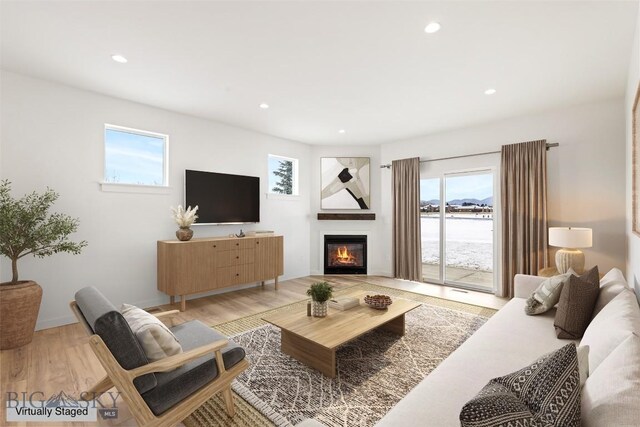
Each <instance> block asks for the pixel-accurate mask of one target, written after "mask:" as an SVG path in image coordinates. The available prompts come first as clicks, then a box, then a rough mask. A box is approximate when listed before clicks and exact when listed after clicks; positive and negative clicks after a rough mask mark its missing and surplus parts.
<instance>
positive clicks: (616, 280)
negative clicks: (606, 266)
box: [593, 268, 629, 317]
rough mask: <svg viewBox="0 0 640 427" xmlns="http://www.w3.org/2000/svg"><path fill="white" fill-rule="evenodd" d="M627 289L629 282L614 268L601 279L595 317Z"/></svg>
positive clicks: (594, 311)
mask: <svg viewBox="0 0 640 427" xmlns="http://www.w3.org/2000/svg"><path fill="white" fill-rule="evenodd" d="M625 289H629V286H628V285H627V281H626V280H625V279H624V275H623V274H622V271H620V270H619V269H617V268H612V269H611V270H609V272H608V273H607V274H605V275H604V277H603V278H602V279H600V293H599V294H598V300H597V301H596V306H595V307H594V308H593V317H596V315H597V314H598V313H600V310H602V309H603V308H604V306H605V305H607V304H609V303H610V302H611V301H612V300H613V299H614V298H615V297H617V296H618V294H619V293H620V292H622V291H624V290H625Z"/></svg>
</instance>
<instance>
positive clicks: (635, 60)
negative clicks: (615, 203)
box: [625, 10, 640, 290]
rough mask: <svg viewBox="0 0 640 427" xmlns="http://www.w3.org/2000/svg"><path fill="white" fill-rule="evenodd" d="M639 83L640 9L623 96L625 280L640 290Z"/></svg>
mask: <svg viewBox="0 0 640 427" xmlns="http://www.w3.org/2000/svg"><path fill="white" fill-rule="evenodd" d="M638 85H640V10H638V20H637V24H636V34H635V36H634V43H633V50H632V52H631V60H630V64H629V78H628V80H627V96H626V98H625V117H626V129H627V145H626V151H625V153H626V170H627V181H626V199H627V206H626V217H627V226H626V235H627V280H628V281H629V283H630V284H632V285H633V284H635V286H636V287H637V288H638V290H640V237H639V236H638V235H636V234H634V233H633V231H632V228H631V215H632V205H631V203H632V198H633V187H632V181H631V180H632V172H631V170H632V159H633V154H632V133H631V130H632V120H631V112H632V109H633V102H634V100H635V96H636V91H637V90H638Z"/></svg>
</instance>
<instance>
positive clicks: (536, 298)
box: [524, 272, 571, 316]
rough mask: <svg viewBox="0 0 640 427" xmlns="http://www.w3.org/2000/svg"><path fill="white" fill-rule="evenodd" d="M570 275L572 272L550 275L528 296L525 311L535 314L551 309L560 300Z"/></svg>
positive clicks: (531, 314) (530, 314)
mask: <svg viewBox="0 0 640 427" xmlns="http://www.w3.org/2000/svg"><path fill="white" fill-rule="evenodd" d="M569 277H571V272H567V273H565V274H559V275H557V276H553V277H549V278H548V279H546V280H545V281H544V282H542V283H541V284H540V286H538V289H536V290H535V291H534V292H533V294H531V296H530V297H529V298H527V302H526V305H525V307H524V312H525V313H526V314H528V315H529V316H533V315H536V314H542V313H545V312H547V311H549V310H551V309H552V308H553V306H554V305H556V304H557V303H558V301H559V300H560V293H561V292H562V287H563V286H564V285H565V284H566V283H567V282H568V281H569Z"/></svg>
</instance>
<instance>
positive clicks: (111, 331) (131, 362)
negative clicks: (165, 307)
mask: <svg viewBox="0 0 640 427" xmlns="http://www.w3.org/2000/svg"><path fill="white" fill-rule="evenodd" d="M75 299H76V304H77V305H78V308H79V309H80V312H81V313H82V315H83V316H84V318H85V320H86V321H87V323H88V324H89V326H90V327H91V328H92V329H93V332H95V333H96V334H97V335H98V336H99V337H100V338H102V341H104V343H105V345H106V346H107V348H108V349H109V351H110V352H111V354H112V355H113V357H114V358H115V359H116V360H117V361H118V363H119V364H120V366H122V367H123V368H124V369H134V368H138V367H140V366H143V365H146V364H148V363H149V360H148V359H147V356H146V355H145V354H144V351H143V350H142V347H140V344H139V343H138V340H137V339H136V337H135V336H134V335H133V332H131V328H129V324H128V323H127V321H126V320H125V319H124V317H123V316H122V314H120V312H119V311H118V309H117V308H116V307H115V306H114V305H113V304H111V302H110V301H109V300H108V299H107V298H106V297H105V296H104V295H102V293H101V292H100V291H99V290H98V289H96V288H94V287H93V286H89V287H86V288H82V289H80V290H79V291H78V292H76V295H75ZM133 384H134V385H135V386H136V388H137V389H138V391H139V392H140V393H141V394H142V393H145V392H147V391H149V390H151V389H152V388H153V387H155V386H156V377H155V375H154V374H146V375H142V376H140V377H138V378H136V379H135V380H134V381H133Z"/></svg>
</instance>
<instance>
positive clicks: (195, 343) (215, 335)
mask: <svg viewBox="0 0 640 427" xmlns="http://www.w3.org/2000/svg"><path fill="white" fill-rule="evenodd" d="M171 332H173V334H174V335H175V336H176V337H177V338H178V340H180V343H181V344H182V349H183V350H184V351H189V350H193V349H194V348H198V347H201V346H203V345H206V344H210V343H212V342H214V341H218V340H222V339H226V337H225V336H224V335H222V334H220V333H219V332H217V331H216V330H215V329H212V328H210V327H208V326H207V325H205V324H204V323H202V322H200V321H198V320H192V321H191V322H187V323H183V324H181V325H178V326H174V327H173V328H171ZM244 356H245V352H244V349H243V348H242V347H239V346H238V345H236V344H235V343H233V342H231V341H229V344H228V345H227V346H226V347H225V348H224V349H223V350H222V359H223V362H224V367H225V369H230V368H232V367H233V366H234V365H236V364H237V363H238V362H240V361H241V360H242V359H244ZM155 375H156V378H157V381H158V385H157V386H156V387H155V388H154V389H153V390H150V391H148V392H147V393H145V394H143V395H142V397H143V398H144V400H145V402H147V405H149V408H150V409H151V411H152V412H153V413H154V414H156V415H160V414H162V413H163V412H165V411H166V410H167V409H169V408H171V407H172V406H173V405H175V404H176V403H178V402H180V401H181V400H183V399H185V398H186V397H188V396H189V395H191V394H193V393H194V392H195V391H197V390H198V389H200V388H201V387H203V386H205V385H206V384H208V383H209V382H211V381H212V380H213V379H215V378H216V377H217V376H218V368H217V366H216V361H215V355H214V353H211V354H207V355H205V356H203V357H200V358H198V359H196V360H192V361H191V362H188V363H186V364H184V365H182V366H180V367H179V368H178V369H175V370H173V371H170V372H158V373H156V374H155Z"/></svg>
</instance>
